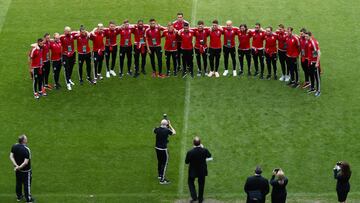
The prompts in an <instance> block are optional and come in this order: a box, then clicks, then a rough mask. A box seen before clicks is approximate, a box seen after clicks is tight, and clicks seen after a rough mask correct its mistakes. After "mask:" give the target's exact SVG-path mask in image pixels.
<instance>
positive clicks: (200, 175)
mask: <svg viewBox="0 0 360 203" xmlns="http://www.w3.org/2000/svg"><path fill="white" fill-rule="evenodd" d="M193 144H194V147H193V148H192V149H191V150H189V151H188V152H187V154H186V159H185V163H186V164H189V176H188V185H189V190H190V194H191V198H192V200H191V201H190V202H195V201H198V202H199V203H201V202H203V201H204V187H205V176H207V175H208V171H207V164H206V161H211V160H212V157H211V154H210V152H209V150H207V149H206V148H204V146H203V145H202V144H201V141H200V138H199V137H195V138H194V140H193ZM196 178H197V179H198V185H199V194H198V195H196V189H195V183H194V182H195V179H196Z"/></svg>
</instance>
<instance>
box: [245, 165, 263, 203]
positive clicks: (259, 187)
mask: <svg viewBox="0 0 360 203" xmlns="http://www.w3.org/2000/svg"><path fill="white" fill-rule="evenodd" d="M261 173H262V170H261V168H260V167H259V166H257V167H256V169H255V175H254V176H250V177H248V178H247V180H246V183H245V185H244V190H245V192H246V194H247V200H246V203H265V201H266V199H265V198H266V195H267V194H268V193H269V181H268V180H267V179H266V178H264V177H262V176H261Z"/></svg>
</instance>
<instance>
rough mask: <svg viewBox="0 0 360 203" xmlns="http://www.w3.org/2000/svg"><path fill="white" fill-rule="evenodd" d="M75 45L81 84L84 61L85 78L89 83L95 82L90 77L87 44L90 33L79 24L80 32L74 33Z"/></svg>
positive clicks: (89, 58) (89, 56) (81, 82)
mask: <svg viewBox="0 0 360 203" xmlns="http://www.w3.org/2000/svg"><path fill="white" fill-rule="evenodd" d="M75 38H76V42H77V43H76V45H77V51H78V63H79V80H80V84H81V85H82V84H83V65H84V63H86V80H87V81H88V82H89V83H90V84H95V83H96V81H93V80H92V79H91V78H92V77H91V51H90V46H89V39H90V35H89V33H88V32H87V31H86V30H85V27H84V26H82V25H81V26H80V33H79V34H77V35H75Z"/></svg>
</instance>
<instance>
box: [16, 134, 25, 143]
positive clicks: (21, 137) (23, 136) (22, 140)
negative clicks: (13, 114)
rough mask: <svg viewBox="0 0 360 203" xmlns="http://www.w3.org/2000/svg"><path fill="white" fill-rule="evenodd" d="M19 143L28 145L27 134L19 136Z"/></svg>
mask: <svg viewBox="0 0 360 203" xmlns="http://www.w3.org/2000/svg"><path fill="white" fill-rule="evenodd" d="M18 142H19V144H27V137H26V135H25V134H22V135H20V136H19V138H18Z"/></svg>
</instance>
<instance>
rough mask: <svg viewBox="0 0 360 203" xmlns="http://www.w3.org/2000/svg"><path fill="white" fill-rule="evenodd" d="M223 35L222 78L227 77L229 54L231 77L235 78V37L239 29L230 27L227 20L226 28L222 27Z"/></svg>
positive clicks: (229, 22) (230, 24) (229, 21)
mask: <svg viewBox="0 0 360 203" xmlns="http://www.w3.org/2000/svg"><path fill="white" fill-rule="evenodd" d="M223 29H224V31H223V35H224V41H223V43H224V45H223V50H224V63H225V71H224V73H223V76H227V75H228V72H229V71H228V65H229V54H230V56H231V60H232V65H233V76H234V77H235V76H236V75H237V73H236V59H235V36H236V35H237V34H238V32H239V28H236V27H233V26H232V21H231V20H228V21H226V27H223Z"/></svg>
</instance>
